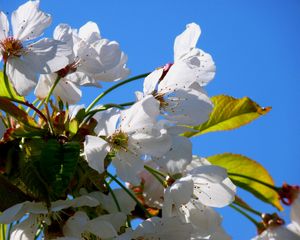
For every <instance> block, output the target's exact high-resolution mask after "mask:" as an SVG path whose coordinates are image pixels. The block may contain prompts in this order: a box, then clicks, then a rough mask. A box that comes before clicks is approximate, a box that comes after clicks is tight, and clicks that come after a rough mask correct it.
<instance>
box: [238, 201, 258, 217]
mask: <svg viewBox="0 0 300 240" xmlns="http://www.w3.org/2000/svg"><path fill="white" fill-rule="evenodd" d="M233 203H234V204H235V205H237V206H239V207H241V208H244V209H245V210H247V211H249V212H251V213H253V214H256V215H257V216H259V217H261V216H262V213H261V212H259V211H256V210H255V209H253V208H251V207H249V206H247V205H245V204H241V203H239V202H237V201H234V202H233Z"/></svg>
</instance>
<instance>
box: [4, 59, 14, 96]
mask: <svg viewBox="0 0 300 240" xmlns="http://www.w3.org/2000/svg"><path fill="white" fill-rule="evenodd" d="M3 79H4V84H5V88H6V90H7V92H8V94H9V97H10V98H12V99H13V98H14V95H13V93H12V92H11V89H10V86H9V80H8V77H7V75H6V61H4V64H3Z"/></svg>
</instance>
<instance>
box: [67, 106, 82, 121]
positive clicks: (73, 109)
mask: <svg viewBox="0 0 300 240" xmlns="http://www.w3.org/2000/svg"><path fill="white" fill-rule="evenodd" d="M81 109H84V104H80V105H71V106H69V117H70V119H74V118H75V117H76V115H77V113H78V112H79V111H80V110H81Z"/></svg>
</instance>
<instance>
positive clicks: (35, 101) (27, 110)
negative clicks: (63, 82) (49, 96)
mask: <svg viewBox="0 0 300 240" xmlns="http://www.w3.org/2000/svg"><path fill="white" fill-rule="evenodd" d="M38 101H39V99H38V98H36V99H35V100H34V101H33V102H32V103H31V104H32V105H33V106H34V105H35V104H36V103H37V102H38ZM30 109H31V108H30V107H27V109H26V112H27V113H29V111H30Z"/></svg>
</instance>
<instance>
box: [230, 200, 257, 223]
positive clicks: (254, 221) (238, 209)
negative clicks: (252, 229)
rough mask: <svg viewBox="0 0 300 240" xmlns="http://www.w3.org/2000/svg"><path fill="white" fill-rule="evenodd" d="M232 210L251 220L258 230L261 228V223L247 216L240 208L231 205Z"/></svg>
mask: <svg viewBox="0 0 300 240" xmlns="http://www.w3.org/2000/svg"><path fill="white" fill-rule="evenodd" d="M229 206H230V207H231V208H233V209H234V210H236V211H237V212H239V213H240V214H242V215H243V216H244V217H246V218H247V219H248V220H250V222H252V223H253V224H254V225H255V226H256V227H257V228H259V227H260V224H259V222H257V221H256V220H255V219H254V218H253V217H251V216H250V215H249V214H247V213H246V212H244V211H243V210H241V209H240V208H238V207H236V206H234V205H233V204H230V205H229Z"/></svg>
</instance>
